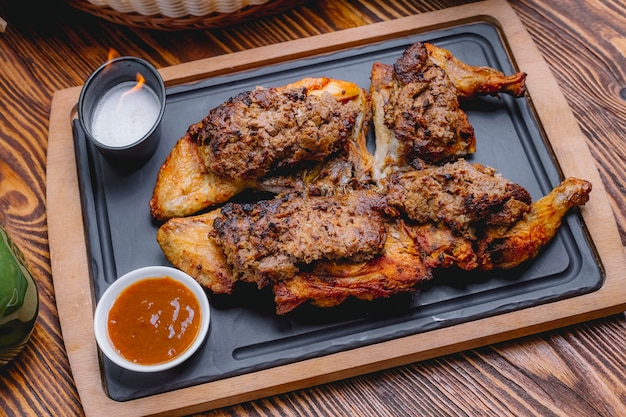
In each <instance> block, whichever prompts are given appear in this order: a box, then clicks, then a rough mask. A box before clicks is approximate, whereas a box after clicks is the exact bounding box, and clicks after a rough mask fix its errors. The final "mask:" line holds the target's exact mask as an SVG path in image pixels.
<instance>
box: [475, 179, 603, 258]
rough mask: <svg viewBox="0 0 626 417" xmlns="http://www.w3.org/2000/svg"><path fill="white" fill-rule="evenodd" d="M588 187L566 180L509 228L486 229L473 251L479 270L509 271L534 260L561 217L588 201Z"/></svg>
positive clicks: (494, 227)
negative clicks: (475, 254)
mask: <svg viewBox="0 0 626 417" xmlns="http://www.w3.org/2000/svg"><path fill="white" fill-rule="evenodd" d="M591 188H592V187H591V183H590V182H588V181H585V180H581V179H577V178H566V179H565V180H564V181H563V182H561V184H559V185H558V186H557V187H555V188H554V189H553V190H552V191H551V192H550V193H549V194H548V195H546V196H545V197H543V198H541V199H539V200H537V201H535V202H534V203H532V205H531V207H530V211H529V212H528V213H526V214H525V215H524V216H523V217H522V219H521V220H520V221H518V222H516V223H515V224H514V225H513V226H511V227H508V228H507V227H498V226H490V227H487V228H486V230H485V233H484V236H483V237H482V238H481V239H480V241H479V244H478V249H477V255H478V262H479V268H480V269H483V270H490V269H494V268H499V269H507V268H513V267H516V266H518V265H519V264H521V263H522V262H525V261H527V260H529V259H532V258H534V257H535V256H536V255H537V253H538V252H539V250H540V249H541V248H542V247H543V246H544V245H546V244H547V243H548V242H549V241H550V240H551V239H552V238H553V237H554V235H555V234H556V232H557V231H558V229H559V227H560V226H561V220H562V218H563V216H564V215H565V213H566V212H567V211H568V210H569V209H570V208H572V207H575V206H582V205H584V204H585V203H586V202H587V201H588V200H589V193H590V192H591Z"/></svg>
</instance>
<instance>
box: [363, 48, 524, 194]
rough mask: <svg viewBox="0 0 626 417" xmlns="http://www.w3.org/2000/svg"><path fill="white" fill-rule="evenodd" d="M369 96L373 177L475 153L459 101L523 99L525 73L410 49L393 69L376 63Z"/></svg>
mask: <svg viewBox="0 0 626 417" xmlns="http://www.w3.org/2000/svg"><path fill="white" fill-rule="evenodd" d="M371 80H372V82H371V85H370V94H371V96H372V106H373V120H374V126H375V130H376V152H375V155H374V165H373V172H372V176H373V178H374V180H375V181H377V182H380V181H381V180H382V179H384V178H386V177H387V176H388V175H389V174H390V173H392V172H395V171H397V170H407V169H409V168H410V167H411V166H412V167H418V168H419V167H421V166H423V165H424V163H426V164H439V163H441V162H447V161H448V160H450V159H453V158H459V157H463V156H465V155H468V154H471V153H473V152H475V151H476V137H475V135H474V130H473V128H472V126H471V125H470V123H469V121H468V120H467V116H466V114H465V113H464V112H463V110H462V109H461V108H460V107H459V106H460V101H465V100H469V99H471V98H474V97H476V96H479V95H497V94H500V93H505V94H510V95H512V96H514V97H521V96H523V95H524V94H525V92H526V74H525V73H523V72H518V73H516V74H513V75H509V76H507V75H505V74H504V73H502V72H501V71H498V70H496V69H494V68H490V67H483V66H480V67H479V66H471V65H467V64H465V63H464V62H462V61H460V60H459V59H457V58H456V57H454V56H453V55H452V54H451V53H450V52H449V51H447V50H446V49H443V48H440V47H437V46H435V45H433V44H430V43H421V42H417V43H415V44H413V45H411V46H409V47H408V48H407V49H406V50H405V51H404V53H403V54H402V56H401V57H400V58H399V59H398V60H397V61H396V63H395V64H394V65H387V64H382V63H380V62H376V63H374V65H373V66H372V74H371Z"/></svg>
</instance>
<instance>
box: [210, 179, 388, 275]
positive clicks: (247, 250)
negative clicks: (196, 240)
mask: <svg viewBox="0 0 626 417" xmlns="http://www.w3.org/2000/svg"><path fill="white" fill-rule="evenodd" d="M384 207H385V206H384V204H383V198H382V196H379V195H377V194H375V193H373V192H370V191H356V192H352V193H347V194H345V195H337V196H325V197H316V196H303V195H300V194H299V193H292V194H288V195H284V196H282V197H280V198H276V199H273V200H266V201H261V202H258V203H250V204H236V203H228V204H226V205H225V206H224V207H223V208H222V210H221V213H220V215H219V216H218V217H217V218H216V219H215V222H214V224H213V226H214V229H215V231H214V235H215V236H216V240H217V242H219V244H220V245H221V247H222V249H223V250H224V253H225V254H226V259H227V261H228V263H229V264H230V265H231V266H232V267H233V269H234V270H235V271H236V272H237V273H238V274H240V275H241V279H242V280H244V281H251V282H256V283H257V284H258V285H259V286H265V285H267V284H268V283H269V282H270V281H272V280H279V279H283V278H286V277H290V276H293V275H294V274H295V273H296V272H297V271H299V268H300V266H303V265H306V264H310V263H312V262H314V261H318V260H337V259H351V260H353V261H355V262H359V261H364V260H367V259H371V258H373V257H374V256H376V255H377V254H379V253H380V251H381V249H382V247H383V245H384V243H385V239H386V228H385V224H384V221H383V213H382V212H383V210H384Z"/></svg>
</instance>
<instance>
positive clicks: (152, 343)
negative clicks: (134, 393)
mask: <svg viewBox="0 0 626 417" xmlns="http://www.w3.org/2000/svg"><path fill="white" fill-rule="evenodd" d="M210 313H211V310H210V305H209V300H208V297H207V294H206V292H205V290H204V289H203V288H202V286H201V285H200V284H198V282H196V280H195V279H193V278H192V277H191V276H189V275H188V274H186V273H184V272H183V271H181V270H179V269H176V268H172V267H167V266H147V267H143V268H139V269H135V270H133V271H130V272H128V273H127V274H125V275H123V276H122V277H120V278H118V279H117V280H115V281H114V282H113V283H112V284H111V285H110V286H109V287H108V288H107V289H106V291H105V292H104V293H103V294H102V296H101V297H100V300H99V301H98V304H97V306H96V311H95V314H94V333H95V336H96V341H97V343H98V346H99V347H100V349H101V351H102V353H103V354H104V355H105V356H106V357H107V358H108V359H110V360H111V361H113V362H114V363H115V364H116V365H118V366H121V367H123V368H125V369H128V370H131V371H135V372H158V371H163V370H165V369H169V368H172V367H174V366H177V365H179V364H180V363H182V362H184V361H186V360H187V359H189V358H190V357H191V355H193V354H194V352H196V351H197V350H198V349H199V348H200V346H202V345H203V344H204V339H205V337H206V335H207V333H208V330H209V321H210V315H211V314H210Z"/></svg>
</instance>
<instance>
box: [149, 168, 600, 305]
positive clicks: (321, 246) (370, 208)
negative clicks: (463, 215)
mask: <svg viewBox="0 0 626 417" xmlns="http://www.w3.org/2000/svg"><path fill="white" fill-rule="evenodd" d="M495 181H496V182H497V181H498V180H497V179H496V180H495ZM505 188H506V187H505ZM590 192H591V185H590V184H589V183H588V182H587V181H584V180H577V179H572V178H568V179H566V180H565V181H564V182H563V183H562V184H560V185H559V186H557V187H555V188H554V190H552V192H550V193H549V194H548V195H547V196H545V197H544V198H542V199H540V200H537V201H536V202H533V203H532V204H530V210H529V211H528V212H526V213H525V214H523V215H522V216H521V217H520V218H519V220H516V221H514V222H512V224H509V225H503V224H501V223H500V224H498V225H497V226H496V225H492V226H485V228H484V230H483V231H482V232H481V233H477V234H476V236H471V235H466V236H462V235H460V234H458V233H456V231H455V230H454V229H453V228H451V227H449V226H448V225H447V224H446V223H445V222H444V221H433V220H430V219H427V220H425V221H423V222H418V221H415V220H410V219H405V218H404V217H403V216H402V215H401V213H400V212H399V211H394V210H393V209H392V208H391V207H384V203H382V204H383V205H382V206H381V197H380V196H378V195H376V194H374V193H371V192H354V194H355V195H354V196H351V197H348V196H346V195H344V196H343V197H341V198H342V199H344V200H345V201H344V203H342V204H341V205H337V206H334V205H333V204H332V203H331V202H337V201H339V200H338V198H337V197H332V198H331V197H318V198H319V199H320V200H314V201H316V202H317V203H315V202H313V203H311V199H310V198H309V197H303V196H300V195H297V196H289V197H281V198H279V199H278V200H277V202H274V203H272V204H271V208H270V209H268V208H265V209H261V208H259V207H249V209H250V210H239V209H237V213H236V214H235V213H233V214H232V216H233V217H232V219H230V220H229V218H230V216H231V214H229V213H228V210H230V209H228V208H226V209H224V208H223V209H221V210H220V209H217V210H214V211H212V212H209V213H207V214H203V215H199V216H191V217H187V218H177V219H171V220H169V221H168V222H166V223H165V224H164V225H162V226H161V227H160V229H159V231H158V233H157V241H158V243H159V245H160V246H161V248H162V250H163V252H164V254H165V256H166V257H167V259H168V260H169V261H170V262H171V263H172V264H174V266H176V267H177V268H180V269H182V270H183V271H185V272H187V273H188V274H190V275H191V276H193V277H194V278H195V279H196V280H198V282H200V283H201V284H202V285H204V286H205V287H207V288H209V289H211V290H213V291H215V292H220V293H230V292H231V291H233V289H234V284H235V283H236V281H240V280H242V281H252V282H255V283H256V284H257V285H258V286H271V287H272V288H273V291H274V295H275V302H276V311H277V313H278V314H285V313H287V312H289V311H291V310H293V309H294V308H296V307H297V306H299V305H301V304H302V303H305V302H312V303H313V304H315V305H317V306H321V307H330V306H335V305H338V304H340V303H341V302H343V301H344V300H345V299H346V298H347V297H350V296H353V297H356V298H359V299H364V300H371V299H374V298H379V297H388V296H390V295H392V294H396V293H400V292H410V291H415V290H416V286H419V283H421V282H424V281H426V280H429V279H431V278H432V277H433V276H435V277H436V273H437V271H438V270H441V269H444V268H450V267H458V268H460V269H464V270H475V269H482V270H489V269H494V268H511V267H514V266H517V265H519V264H520V263H522V262H525V261H527V260H529V259H531V258H533V257H534V256H536V255H537V253H538V252H539V250H540V249H541V247H543V246H544V245H545V244H546V243H547V242H549V241H550V240H551V239H552V238H553V237H554V235H555V233H556V231H557V229H558V227H559V225H560V223H561V219H562V217H563V216H564V215H565V213H566V212H567V211H568V210H569V209H570V208H572V207H574V206H578V205H583V204H584V203H585V202H586V201H587V199H588V196H589V193H590ZM504 193H505V194H506V193H507V192H506V191H504ZM440 196H441V198H442V200H446V193H445V192H444V193H441V194H440ZM370 199H371V200H372V201H369V200H370ZM285 201H287V202H288V205H289V206H290V207H288V209H287V210H284V211H282V210H279V209H278V208H279V207H280V206H281V204H284V202H285ZM322 201H326V203H322V204H320V203H321V202H322ZM257 204H259V203H257ZM263 204H267V203H263ZM297 204H301V208H302V210H303V211H307V212H308V213H296V212H294V211H293V208H294V206H295V205H297ZM442 205H445V202H443V201H442ZM357 206H360V207H361V208H362V210H363V211H360V210H357V209H356V208H355V207H357ZM329 207H333V209H332V210H329V211H328V212H325V210H327V209H328V208H329ZM340 207H347V208H340ZM501 207H504V206H503V205H501ZM240 209H243V207H240ZM274 209H276V210H274ZM259 210H261V211H262V210H268V211H269V212H271V213H267V215H269V216H270V217H273V216H276V217H274V218H275V219H276V220H278V219H280V218H281V217H280V213H283V214H288V215H290V216H291V215H294V216H295V218H294V221H290V219H288V218H284V219H282V220H280V221H284V222H285V224H284V225H276V227H274V226H273V222H272V221H266V222H265V224H264V225H261V226H260V227H259V226H258V225H253V226H254V227H252V229H247V228H246V227H244V226H243V225H245V224H251V225H252V224H253V223H254V222H255V221H257V222H258V217H259V216H258V214H259V213H258V212H259ZM333 210H335V211H334V212H333ZM343 210H345V214H346V216H345V217H343V216H342V213H340V211H343ZM502 210H503V211H506V208H502ZM224 211H226V213H224ZM383 212H384V215H383V214H375V213H383ZM321 213H326V214H321ZM494 213H495V211H490V215H491V214H494ZM248 214H250V218H247V216H248ZM320 214H321V215H320ZM317 215H320V217H319V218H318V217H317ZM222 216H225V217H224V218H223V219H222V220H218V219H221V218H222ZM369 216H371V219H372V220H370V223H371V224H370V225H367V224H364V223H363V217H369ZM379 216H380V217H379ZM350 217H353V218H354V224H351V222H350V221H348V219H349V218H350ZM303 219H307V220H310V221H311V222H313V223H314V224H310V223H308V222H307V223H304V222H303ZM316 219H318V220H316ZM216 220H217V221H216ZM381 220H382V222H381ZM224 221H226V222H229V221H235V222H238V224H239V226H235V227H232V228H223V224H222V225H220V222H224ZM260 223H263V221H261V222H260ZM381 224H382V225H383V226H384V231H383V230H380V226H381ZM296 225H297V226H296ZM292 226H293V228H300V229H301V230H299V231H294V230H290V231H286V230H285V229H286V228H291V227H292ZM220 228H223V229H222V231H226V230H228V233H229V234H238V237H237V238H233V237H232V236H230V235H222V234H221V233H220V232H219V231H218V229H220ZM211 229H212V230H211ZM259 233H260V234H259ZM268 233H269V234H270V235H273V234H274V233H278V234H280V236H282V237H278V236H274V235H273V237H274V238H276V241H277V243H269V240H265V238H269V235H268ZM360 235H366V236H369V238H366V239H364V240H363V241H355V240H354V239H355V237H357V236H360ZM372 236H373V238H372ZM357 239H358V238H357ZM381 239H382V240H381ZM381 241H382V242H383V244H382V246H381ZM266 243H267V244H268V245H271V246H270V247H263V245H264V244H266ZM290 245H296V246H298V247H297V249H295V248H289V246H290ZM225 248H226V249H225ZM354 254H357V256H356V257H353V256H352V255H354ZM241 260H245V261H246V262H245V263H243V262H241ZM241 265H244V267H242V266H241ZM286 266H287V267H286ZM250 271H252V272H250ZM286 271H291V272H289V273H285V272H286ZM259 277H261V278H259Z"/></svg>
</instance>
